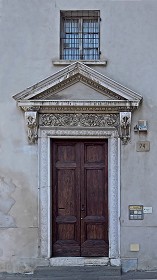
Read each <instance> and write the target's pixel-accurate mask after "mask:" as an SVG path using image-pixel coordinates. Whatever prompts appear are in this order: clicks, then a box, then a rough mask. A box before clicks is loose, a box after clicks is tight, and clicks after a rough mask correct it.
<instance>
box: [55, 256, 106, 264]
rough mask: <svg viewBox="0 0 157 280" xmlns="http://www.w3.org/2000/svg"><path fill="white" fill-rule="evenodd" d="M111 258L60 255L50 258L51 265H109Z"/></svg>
mask: <svg viewBox="0 0 157 280" xmlns="http://www.w3.org/2000/svg"><path fill="white" fill-rule="evenodd" d="M108 264H109V258H104V257H101V258H94V257H91V258H84V257H77V258H74V257H67V258H66V257H64V258H61V257H58V258H52V259H50V265H51V266H86V265H105V266H106V265H108Z"/></svg>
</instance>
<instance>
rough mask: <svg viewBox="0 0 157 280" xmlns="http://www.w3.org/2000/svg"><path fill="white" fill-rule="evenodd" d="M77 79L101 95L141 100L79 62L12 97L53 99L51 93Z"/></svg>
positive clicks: (128, 90)
mask: <svg viewBox="0 0 157 280" xmlns="http://www.w3.org/2000/svg"><path fill="white" fill-rule="evenodd" d="M79 81H80V82H82V83H85V84H87V85H88V86H89V87H91V88H93V89H95V90H97V91H99V92H101V93H102V95H103V94H104V95H105V96H106V94H107V95H108V96H109V97H110V98H111V99H116V100H129V101H134V100H136V101H138V102H140V101H141V100H142V96H141V95H139V94H138V93H136V92H134V91H132V90H130V89H128V88H126V87H124V86H123V85H121V84H119V83H117V82H116V81H113V80H112V79H110V78H108V77H106V76H104V75H102V74H101V73H99V72H97V71H95V70H94V69H92V68H90V67H88V66H86V65H84V64H83V63H81V62H75V63H73V64H71V65H70V66H67V67H65V68H63V69H62V70H60V71H58V72H56V73H55V74H53V75H52V76H50V77H48V78H46V79H45V80H43V81H41V82H39V83H36V84H35V85H33V86H31V87H29V88H27V89H26V90H24V91H22V92H20V93H18V94H16V95H14V96H13V98H14V99H15V100H16V101H20V100H32V99H34V100H38V99H40V100H45V99H48V98H49V97H50V96H51V99H54V98H52V96H53V94H55V93H56V92H58V91H61V90H63V89H64V88H66V87H69V86H71V85H72V84H74V83H76V82H79ZM104 99H105V98H104Z"/></svg>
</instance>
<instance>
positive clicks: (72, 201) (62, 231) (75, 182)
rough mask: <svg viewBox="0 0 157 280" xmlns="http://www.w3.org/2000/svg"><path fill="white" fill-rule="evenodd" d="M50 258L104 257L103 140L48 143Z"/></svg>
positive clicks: (105, 174) (105, 192)
mask: <svg viewBox="0 0 157 280" xmlns="http://www.w3.org/2000/svg"><path fill="white" fill-rule="evenodd" d="M51 152H52V197H53V228H52V232H53V249H52V251H53V256H108V189H107V184H108V178H107V177H108V167H107V162H108V150H107V140H95V141H94V140H92V141H91V140H86V141H83V140H79V141H75V140H56V141H52V149H51Z"/></svg>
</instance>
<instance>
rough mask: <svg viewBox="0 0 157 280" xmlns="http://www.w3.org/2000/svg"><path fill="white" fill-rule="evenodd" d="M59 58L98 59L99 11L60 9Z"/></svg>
mask: <svg viewBox="0 0 157 280" xmlns="http://www.w3.org/2000/svg"><path fill="white" fill-rule="evenodd" d="M60 40H61V42H60V46H61V49H60V59H64V60H99V59H100V13H99V11H62V12H61V36H60Z"/></svg>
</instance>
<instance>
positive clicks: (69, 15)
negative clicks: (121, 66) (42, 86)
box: [60, 10, 106, 63]
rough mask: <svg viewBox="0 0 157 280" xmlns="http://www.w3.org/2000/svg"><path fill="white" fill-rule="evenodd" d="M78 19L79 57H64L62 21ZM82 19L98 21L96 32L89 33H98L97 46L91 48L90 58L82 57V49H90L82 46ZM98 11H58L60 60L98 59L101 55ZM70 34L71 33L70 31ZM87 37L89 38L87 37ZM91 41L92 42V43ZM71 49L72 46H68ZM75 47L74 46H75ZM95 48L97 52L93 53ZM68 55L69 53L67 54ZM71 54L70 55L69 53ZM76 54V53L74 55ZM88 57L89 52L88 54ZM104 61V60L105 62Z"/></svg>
mask: <svg viewBox="0 0 157 280" xmlns="http://www.w3.org/2000/svg"><path fill="white" fill-rule="evenodd" d="M75 19H77V20H78V27H79V39H78V41H79V58H76V57H74V58H72V57H71V58H70V59H69V58H66V57H65V56H64V50H65V49H66V48H64V40H65V38H66V37H65V36H64V35H65V33H64V23H65V20H75ZM84 20H89V22H90V20H97V22H98V32H97V33H94V32H93V33H91V34H98V47H97V48H96V47H93V48H91V50H93V53H92V56H93V57H92V59H90V58H89V59H84V56H85V54H83V51H84V50H88V49H90V48H89V47H87V48H85V47H84V46H83V36H84V34H85V33H84V32H83V21H84ZM100 21H101V18H100V11H99V10H77V11H75V10H69V11H60V60H61V61H68V60H69V61H73V62H74V61H77V60H78V61H91V62H92V61H93V62H94V61H100V55H101V51H100ZM71 34H72V33H71ZM88 39H89V38H88ZM94 39H96V38H94V35H93V38H92V40H93V42H94ZM93 42H92V44H93ZM70 49H71V50H72V48H69V50H70ZM75 49H76V48H75ZM96 49H97V53H94V52H95V50H96ZM69 56H70V55H69ZM71 56H72V55H71ZM75 56H76V55H75ZM94 56H97V58H94ZM89 57H90V54H89ZM105 63H106V62H105Z"/></svg>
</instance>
